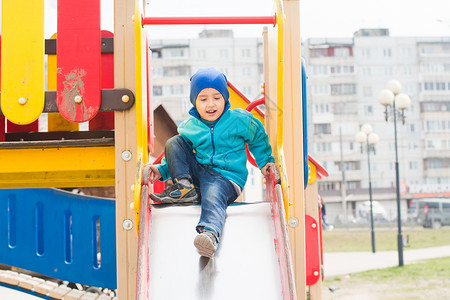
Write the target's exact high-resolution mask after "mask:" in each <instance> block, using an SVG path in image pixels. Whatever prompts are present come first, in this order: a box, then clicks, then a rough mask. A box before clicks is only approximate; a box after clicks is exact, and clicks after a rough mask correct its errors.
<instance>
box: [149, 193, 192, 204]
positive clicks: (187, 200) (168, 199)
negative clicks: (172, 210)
mask: <svg viewBox="0 0 450 300" xmlns="http://www.w3.org/2000/svg"><path fill="white" fill-rule="evenodd" d="M150 198H151V199H152V200H153V201H155V202H158V203H168V204H177V203H196V202H198V197H197V196H193V197H186V198H181V199H173V198H171V197H165V198H159V197H156V196H155V195H154V194H150Z"/></svg>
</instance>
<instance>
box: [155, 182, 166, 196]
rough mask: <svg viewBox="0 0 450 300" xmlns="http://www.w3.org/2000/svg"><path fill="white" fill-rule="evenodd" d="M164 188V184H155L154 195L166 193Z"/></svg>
mask: <svg viewBox="0 0 450 300" xmlns="http://www.w3.org/2000/svg"><path fill="white" fill-rule="evenodd" d="M164 188H165V185H164V182H162V181H159V180H158V181H156V182H155V183H154V184H153V193H158V194H159V193H162V192H163V191H164Z"/></svg>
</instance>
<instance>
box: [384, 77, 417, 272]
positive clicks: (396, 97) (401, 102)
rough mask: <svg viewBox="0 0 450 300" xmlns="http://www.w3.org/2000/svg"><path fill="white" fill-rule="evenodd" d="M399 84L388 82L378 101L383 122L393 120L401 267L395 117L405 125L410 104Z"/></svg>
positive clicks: (399, 242) (400, 242)
mask: <svg viewBox="0 0 450 300" xmlns="http://www.w3.org/2000/svg"><path fill="white" fill-rule="evenodd" d="M401 87H402V86H401V84H400V82H398V81H397V80H390V81H389V82H388V83H387V84H386V88H385V89H383V90H381V92H380V93H379V95H378V101H379V102H380V103H381V104H382V105H383V106H384V107H385V112H384V114H385V120H386V122H387V121H388V120H389V114H390V113H391V114H392V115H393V120H394V137H395V183H396V194H397V226H398V235H397V246H398V265H399V266H400V267H401V266H403V236H402V218H401V206H400V175H399V168H398V149H397V117H400V119H401V120H402V123H403V124H405V114H404V111H405V109H406V108H408V107H409V106H410V104H411V100H410V99H409V96H408V95H406V94H401V93H400V91H401Z"/></svg>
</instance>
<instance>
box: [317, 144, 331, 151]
mask: <svg viewBox="0 0 450 300" xmlns="http://www.w3.org/2000/svg"><path fill="white" fill-rule="evenodd" d="M316 148H317V152H331V143H317V144H316Z"/></svg>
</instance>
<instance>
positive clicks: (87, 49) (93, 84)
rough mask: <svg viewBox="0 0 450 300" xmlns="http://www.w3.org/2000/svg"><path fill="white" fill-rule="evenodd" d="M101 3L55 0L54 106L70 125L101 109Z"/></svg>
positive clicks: (85, 119)
mask: <svg viewBox="0 0 450 300" xmlns="http://www.w3.org/2000/svg"><path fill="white" fill-rule="evenodd" d="M100 40H101V38H100V0H78V1H71V0H60V1H58V41H57V45H56V47H57V53H58V61H57V65H58V66H57V79H56V81H57V83H56V87H57V105H58V109H59V112H60V113H61V115H62V116H63V117H64V118H66V119H67V120H69V121H72V122H78V123H80V122H85V121H88V120H90V119H92V118H93V117H94V116H95V115H96V114H97V112H98V110H99V108H100V102H101V100H100V53H101V52H100V51H101V50H100V48H101V46H100Z"/></svg>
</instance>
